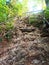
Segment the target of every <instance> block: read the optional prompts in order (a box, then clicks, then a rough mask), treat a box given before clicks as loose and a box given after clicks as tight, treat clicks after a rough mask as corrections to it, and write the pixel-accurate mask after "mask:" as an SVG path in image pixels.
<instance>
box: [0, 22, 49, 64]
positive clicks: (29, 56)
mask: <svg viewBox="0 0 49 65" xmlns="http://www.w3.org/2000/svg"><path fill="white" fill-rule="evenodd" d="M0 46H1V47H0V65H49V37H41V33H40V30H39V29H38V28H37V27H34V26H33V25H30V24H26V23H24V22H23V21H17V22H16V23H15V29H14V30H12V39H11V40H10V42H9V41H8V42H7V41H6V40H5V39H4V40H3V42H2V43H0Z"/></svg>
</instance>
